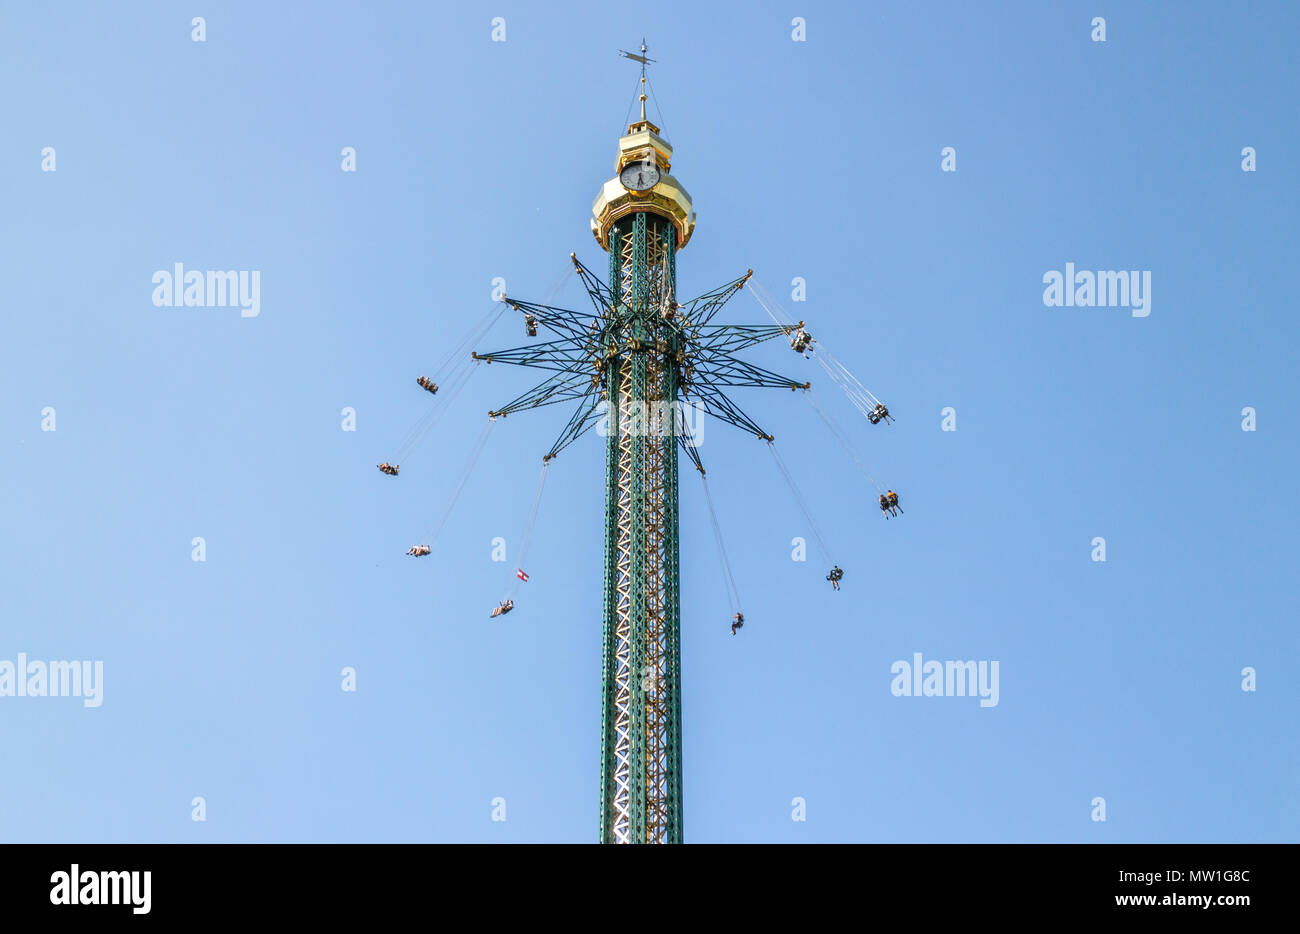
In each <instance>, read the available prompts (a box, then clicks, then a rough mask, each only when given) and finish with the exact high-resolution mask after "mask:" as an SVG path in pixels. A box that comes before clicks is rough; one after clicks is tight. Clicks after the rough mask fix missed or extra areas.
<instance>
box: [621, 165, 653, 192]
mask: <svg viewBox="0 0 1300 934" xmlns="http://www.w3.org/2000/svg"><path fill="white" fill-rule="evenodd" d="M618 180H619V181H620V182H622V183H623V187H624V188H626V189H628V190H629V191H649V190H650V189H651V188H653V187H654V186H655V185H658V184H659V168H658V166H655V165H653V164H651V163H649V162H633V163H630V164H628V165H625V166H624V167H623V171H622V172H619V173H618Z"/></svg>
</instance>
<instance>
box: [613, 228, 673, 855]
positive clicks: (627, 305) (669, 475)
mask: <svg viewBox="0 0 1300 934" xmlns="http://www.w3.org/2000/svg"><path fill="white" fill-rule="evenodd" d="M676 241H677V233H676V230H675V228H674V227H673V225H672V224H671V223H669V222H668V221H667V220H665V219H663V218H661V217H659V216H658V215H656V214H651V213H646V212H640V213H636V214H632V215H628V216H626V217H624V218H623V219H621V220H620V221H618V222H617V223H615V224H614V226H613V229H612V230H611V232H610V236H609V244H610V261H609V283H610V293H611V296H612V297H613V298H614V299H615V302H616V306H615V308H614V316H613V317H614V322H613V325H612V327H610V328H609V329H608V330H607V332H606V334H607V339H610V338H612V340H613V347H611V349H616V351H617V353H616V355H615V356H612V357H611V358H610V360H609V361H608V362H607V364H606V373H605V375H606V383H605V384H606V386H607V395H608V399H607V401H608V426H609V427H608V430H607V432H606V455H605V457H606V460H605V577H604V614H603V617H604V619H603V664H602V698H601V700H602V703H601V782H600V840H601V842H602V843H641V842H644V843H680V842H681V840H682V707H681V602H680V589H679V578H678V522H677V519H678V516H677V430H678V423H679V419H680V413H679V410H678V406H677V401H678V371H677V365H676V362H675V361H676V360H677V359H679V352H680V350H681V348H680V347H679V346H678V341H679V336H678V334H679V332H678V330H677V329H676V328H674V327H671V326H670V325H669V323H668V315H669V314H670V310H671V309H672V308H673V307H674V305H675V300H676V269H675V254H676V250H675V247H676ZM607 346H608V345H607ZM607 352H608V351H607ZM615 413H617V417H615Z"/></svg>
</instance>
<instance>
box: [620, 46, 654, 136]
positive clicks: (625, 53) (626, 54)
mask: <svg viewBox="0 0 1300 934" xmlns="http://www.w3.org/2000/svg"><path fill="white" fill-rule="evenodd" d="M648 51H649V49H647V48H646V44H645V37H644V36H643V37H642V38H641V54H640V55H637V54H636V53H635V52H629V51H627V50H626V49H619V50H618V54H619V55H622V56H623V57H624V58H630V59H631V60H632V61H634V62H640V63H641V122H642V123H645V66H646V65H650V64H653V63H654V59H653V58H646V55H645V53H646V52H648ZM662 119H663V117H662V116H660V120H662Z"/></svg>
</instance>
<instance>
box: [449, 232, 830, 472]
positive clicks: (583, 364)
mask: <svg viewBox="0 0 1300 934" xmlns="http://www.w3.org/2000/svg"><path fill="white" fill-rule="evenodd" d="M569 257H570V259H572V260H573V265H574V267H575V268H576V269H577V272H578V277H579V278H580V279H581V281H582V284H583V287H584V288H585V289H586V291H587V296H588V297H589V298H590V299H591V303H592V306H593V308H594V311H595V314H594V315H593V316H591V317H586V316H584V315H583V314H581V313H579V312H576V311H570V310H569V309H567V308H557V307H555V306H553V305H540V304H537V303H536V302H527V301H519V300H517V299H513V298H508V297H504V296H503V297H502V301H504V302H505V303H506V304H508V305H509V306H510V307H511V308H514V309H516V310H517V311H519V312H521V313H522V314H523V315H524V316H525V320H528V321H529V323H530V324H533V323H535V324H536V326H537V328H538V329H539V330H540V329H545V330H546V331H548V332H550V333H552V334H554V335H555V337H554V339H552V340H546V341H542V342H541V343H536V344H529V345H527V346H523V347H512V348H509V349H507V350H498V351H494V352H492V353H485V354H480V353H477V352H476V353H474V354H473V357H474V359H475V360H483V361H485V362H487V363H510V364H514V365H515V366H526V367H533V368H534V369H541V370H551V371H553V372H554V374H555V375H553V376H551V377H549V378H547V379H546V380H544V381H543V382H541V383H539V384H538V385H537V386H534V387H533V388H532V389H530V390H529V391H528V392H526V393H524V394H523V395H521V396H519V397H518V398H516V399H514V400H513V401H511V402H508V403H506V404H505V405H503V406H502V407H501V408H499V409H497V410H495V411H493V412H489V413H488V414H489V415H490V416H491V417H493V418H496V417H497V416H502V417H504V416H506V415H509V414H511V413H512V412H519V411H523V410H525V409H536V408H541V407H542V406H545V405H553V404H555V403H557V402H573V401H576V402H578V407H577V408H576V409H575V410H574V412H573V414H572V415H571V416H570V417H569V421H568V424H566V425H565V426H564V430H563V431H562V432H561V433H560V436H559V437H558V438H557V439H556V440H555V443H554V444H553V445H552V446H551V449H550V451H548V452H547V454H546V456H545V458H544V459H545V460H547V461H549V460H550V459H551V458H553V457H555V456H556V455H558V454H559V453H560V451H562V450H564V449H565V448H566V447H568V446H569V445H570V444H572V443H573V442H574V441H576V440H577V439H578V438H580V437H582V436H583V435H584V434H586V433H587V432H588V431H589V430H590V429H591V427H592V426H593V425H595V424H596V423H597V422H598V421H599V420H600V419H601V417H603V415H604V411H603V409H602V407H601V402H602V401H604V400H605V399H606V398H607V391H606V390H607V387H606V385H605V361H607V360H609V359H611V358H614V357H616V356H618V355H619V354H621V353H626V352H628V351H630V350H636V349H641V348H637V347H634V346H630V342H629V339H628V336H627V334H628V327H627V325H628V321H629V319H630V318H631V317H633V316H634V315H635V314H636V312H635V311H634V310H633V309H630V308H628V307H627V306H625V305H621V304H619V303H618V302H617V301H616V300H615V298H614V295H613V294H612V293H611V291H610V289H609V286H607V285H606V284H605V283H604V282H603V281H601V279H600V277H599V276H597V275H596V274H595V273H593V272H592V271H591V270H590V269H588V268H587V267H586V266H584V265H583V264H582V263H581V262H580V261H579V260H578V258H577V257H576V256H574V255H573V254H569ZM751 275H753V271H752V270H750V271H748V272H746V273H745V274H744V275H743V276H741V277H740V278H738V279H733V280H732V281H730V282H728V283H726V284H725V285H722V286H719V287H718V288H716V289H714V290H712V291H710V292H706V293H704V294H703V295H700V296H698V297H696V298H693V299H691V300H690V301H688V302H685V303H683V304H678V305H675V306H672V307H668V308H664V309H660V310H659V312H658V314H659V316H660V318H661V320H660V321H659V322H658V328H659V332H660V333H661V334H662V333H665V332H667V333H668V335H669V338H670V340H669V341H665V343H669V342H671V343H672V344H673V345H674V346H676V347H677V348H679V349H678V352H676V353H674V354H671V355H668V359H669V360H670V362H672V364H673V365H674V366H676V367H677V371H678V377H679V378H678V385H679V386H680V393H681V397H682V398H681V400H680V401H682V402H685V403H690V402H698V403H699V404H700V406H701V407H702V408H703V410H704V411H705V412H706V413H707V414H709V415H712V416H713V417H715V418H717V419H720V420H721V421H724V422H727V423H728V424H731V425H735V426H736V427H737V428H740V429H742V430H744V431H747V432H749V433H751V434H754V435H756V436H758V437H759V438H761V439H763V440H765V441H771V440H772V436H771V435H770V434H768V433H767V432H765V431H764V430H763V429H762V428H761V427H760V426H759V425H758V423H757V422H755V421H754V420H753V419H752V418H750V417H749V416H748V415H747V414H745V412H744V410H743V409H741V408H740V406H738V405H737V404H736V403H735V402H734V401H732V399H731V398H730V397H729V396H728V395H727V394H726V392H724V391H723V390H724V389H731V388H735V387H742V386H744V387H758V388H779V389H790V390H795V389H808V388H809V387H810V386H811V383H807V382H800V381H798V380H795V379H791V378H790V377H788V376H782V375H780V374H779V373H774V372H772V371H771V370H765V369H763V368H762V367H758V366H754V365H753V364H752V363H748V362H746V361H744V360H742V359H740V357H738V356H737V354H738V353H740V352H741V351H743V350H745V349H747V348H749V347H752V346H754V345H755V344H761V343H763V342H764V341H768V340H771V339H772V338H774V337H788V336H789V335H790V334H792V333H794V332H795V331H797V330H799V328H801V327H803V323H802V322H800V323H799V324H798V325H790V326H786V325H768V326H761V327H758V326H750V325H740V324H713V323H712V321H713V318H714V316H715V315H717V313H718V312H719V311H720V310H721V309H722V306H724V305H725V304H726V303H727V302H728V301H729V300H730V299H731V297H732V296H733V295H735V294H736V292H738V291H739V290H740V289H742V288H744V287H745V283H746V282H747V281H748V280H749V277H750V276H751ZM530 319H531V320H530ZM678 440H679V442H680V444H681V447H682V449H683V450H684V451H686V454H687V456H688V457H690V459H691V461H692V462H693V463H694V464H695V466H696V468H697V469H698V470H699V471H700V472H701V473H703V472H704V465H703V463H701V461H700V457H699V452H698V451H697V450H696V447H695V445H694V443H693V442H692V439H691V438H690V437H689V436H687V435H685V434H682V435H679V437H678Z"/></svg>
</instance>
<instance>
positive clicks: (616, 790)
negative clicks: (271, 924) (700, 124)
mask: <svg viewBox="0 0 1300 934" xmlns="http://www.w3.org/2000/svg"><path fill="white" fill-rule="evenodd" d="M645 52H646V49H645V46H644V44H643V45H642V47H641V54H640V55H635V54H632V53H623V54H624V55H625V56H626V57H628V58H631V59H633V60H634V61H639V62H641V66H642V67H641V93H640V103H641V114H640V119H639V120H638V121H637V122H635V123H632V124H630V125H629V126H628V127H627V133H626V134H624V135H623V136H622V137H621V138H620V139H619V141H618V154H617V156H616V159H615V165H614V173H615V174H614V177H613V178H611V179H609V180H608V181H606V182H605V183H604V185H603V186H602V187H601V189H600V192H599V194H598V195H597V196H596V199H595V202H594V203H593V205H592V218H591V231H592V233H593V234H594V236H595V239H596V242H597V243H598V244H599V245H600V247H601V248H602V249H603V250H605V251H606V252H607V253H608V254H609V275H608V280H607V282H606V281H602V280H601V279H600V277H599V276H597V275H596V274H595V273H593V272H592V271H591V270H590V269H588V268H587V267H586V266H584V265H583V264H582V263H581V262H580V261H579V260H578V259H577V257H576V256H574V255H572V254H571V259H572V262H573V265H574V268H575V269H576V271H577V273H578V275H579V277H580V278H581V280H582V283H583V286H584V288H585V289H586V291H587V294H588V297H589V298H590V299H591V302H592V306H593V311H594V313H593V314H582V313H579V312H575V311H569V310H567V309H562V308H556V307H554V306H550V305H542V304H537V303H532V302H527V301H519V300H516V299H513V298H510V297H505V298H503V301H505V302H506V303H507V304H508V305H509V306H510V307H512V308H514V309H516V310H517V311H520V312H522V313H523V314H524V316H525V319H526V323H527V326H528V331H529V333H530V334H533V333H535V332H536V331H537V330H538V329H539V328H541V329H543V330H545V331H547V332H548V337H550V336H551V335H554V338H553V339H548V340H544V341H539V342H536V343H533V344H531V345H528V346H524V347H517V348H513V349H510V350H503V351H497V352H493V353H487V354H478V353H475V354H474V358H475V359H476V360H480V361H486V362H488V363H493V362H502V363H512V364H517V365H521V366H529V367H536V368H540V369H545V370H551V371H553V373H554V375H552V376H550V377H549V378H548V379H546V380H545V381H544V382H543V383H541V384H540V385H539V386H537V387H535V388H534V389H532V390H530V391H529V392H527V393H525V394H524V395H522V396H520V397H519V398H517V399H515V400H514V401H513V402H510V403H509V404H507V405H505V406H503V407H501V408H500V409H497V410H495V411H493V412H491V413H489V414H490V415H491V417H493V418H498V417H503V416H507V415H509V414H511V413H513V412H517V411H521V410H524V409H531V408H537V407H539V406H543V405H550V404H552V403H556V402H564V401H574V400H576V401H577V402H578V408H577V410H576V411H575V412H574V413H573V415H572V417H571V418H570V419H569V422H568V424H567V425H566V426H565V428H564V431H563V432H562V433H561V435H560V437H559V438H558V439H557V440H556V442H555V444H554V445H553V446H552V448H551V450H550V451H549V452H548V453H547V454H546V455H545V458H544V460H545V461H546V462H549V461H550V460H551V459H552V458H554V457H555V456H556V455H557V454H559V452H560V451H561V450H562V449H563V448H565V447H567V446H568V445H569V444H571V443H572V442H573V441H575V440H576V439H577V438H578V437H580V436H581V435H583V434H585V433H586V432H587V431H589V430H590V429H591V428H592V427H597V428H598V434H601V435H603V449H604V455H605V497H604V521H603V526H602V536H603V543H604V554H605V563H604V575H603V578H602V588H601V593H602V617H601V642H602V664H601V695H600V697H601V703H600V708H601V767H600V805H599V820H600V826H599V840H600V841H601V842H602V843H680V842H682V684H681V630H682V616H681V588H680V564H681V560H680V537H679V534H678V528H679V524H678V520H679V509H678V497H677V493H678V464H679V460H678V456H679V453H685V454H686V456H687V458H688V460H689V461H690V463H691V465H692V466H694V467H695V468H696V469H697V470H698V471H699V473H700V475H701V477H703V476H704V466H703V463H702V462H701V460H700V457H699V452H698V449H697V448H696V446H695V442H694V438H693V436H692V434H691V432H690V430H689V428H690V425H691V420H690V419H689V418H687V414H688V413H687V407H691V409H692V411H693V412H694V413H707V414H710V415H713V416H715V417H717V418H720V419H721V420H723V421H726V422H728V423H730V424H732V425H735V426H737V427H740V428H741V429H743V430H744V431H746V432H748V433H750V434H753V435H754V436H756V437H758V438H760V439H763V440H765V441H771V440H772V436H771V435H769V434H767V433H766V432H764V430H763V429H762V428H761V427H759V426H758V425H757V424H756V423H755V422H753V421H752V420H751V419H750V418H749V417H748V416H747V415H746V414H745V413H744V412H743V411H741V409H740V408H739V407H738V406H736V404H735V403H734V402H732V400H731V399H730V398H728V397H727V395H726V390H727V389H729V388H731V387H741V386H750V387H779V388H784V389H791V390H793V389H805V388H807V387H808V384H807V383H803V382H799V381H796V380H793V379H790V378H787V377H784V376H781V375H779V374H776V373H773V372H770V371H767V370H764V369H761V368H759V367H756V366H753V365H751V364H749V363H746V362H745V361H743V360H741V359H739V358H738V357H737V356H736V353H737V352H738V351H740V350H742V349H744V348H746V347H749V346H751V345H753V344H757V343H760V342H762V341H766V340H769V339H771V338H773V337H778V336H786V335H789V334H790V333H792V332H793V331H794V327H792V326H788V325H776V326H770V327H769V326H762V327H753V326H743V325H718V324H713V323H712V319H713V317H714V315H715V314H716V313H717V312H718V311H719V310H720V309H721V307H722V306H723V305H724V304H725V303H726V302H727V300H728V299H730V298H731V296H733V295H734V294H736V292H737V291H739V290H740V289H741V288H743V287H744V286H745V283H746V282H747V281H748V279H749V276H750V273H748V272H747V273H746V274H745V275H744V276H742V277H740V278H739V279H735V280H732V281H731V282H728V283H726V284H725V285H723V286H720V287H718V288H716V289H714V290H713V291H711V292H707V293H705V294H703V295H701V296H699V297H697V298H694V299H691V300H689V301H687V302H679V301H678V298H677V256H678V253H679V252H680V251H681V250H682V249H683V248H684V247H685V246H686V245H687V243H688V242H689V241H690V239H691V235H692V233H693V232H694V228H695V212H694V208H693V205H692V201H691V198H690V196H689V195H688V194H687V192H686V190H685V188H684V187H682V185H681V184H680V183H679V182H678V181H677V180H676V179H675V178H674V177H673V176H672V175H671V174H670V169H671V168H672V158H673V150H672V147H671V146H670V145H669V144H668V143H667V141H666V140H665V139H664V138H663V137H662V136H661V135H660V129H659V127H658V126H656V125H655V124H653V123H651V122H650V121H649V120H648V119H647V118H646V113H645V101H646V94H645V91H646V85H645V66H646V64H647V63H649V62H650V59H647V58H645ZM706 491H707V487H706Z"/></svg>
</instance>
